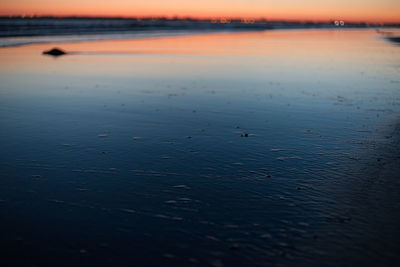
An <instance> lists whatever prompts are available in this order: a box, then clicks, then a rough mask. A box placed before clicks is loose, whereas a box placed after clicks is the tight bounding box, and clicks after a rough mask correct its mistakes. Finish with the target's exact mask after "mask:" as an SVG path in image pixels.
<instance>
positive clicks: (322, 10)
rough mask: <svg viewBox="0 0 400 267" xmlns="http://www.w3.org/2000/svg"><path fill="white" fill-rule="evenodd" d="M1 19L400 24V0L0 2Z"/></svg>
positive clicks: (95, 0)
mask: <svg viewBox="0 0 400 267" xmlns="http://www.w3.org/2000/svg"><path fill="white" fill-rule="evenodd" d="M0 15H28V16H30V15H55V16H69V15H75V16H123V17H134V16H167V17H172V16H179V17H183V16H191V17H200V18H205V17H223V16H228V17H252V18H258V17H263V18H267V19H289V20H290V19H293V20H295V19H300V20H330V19H343V20H352V21H370V22H400V0H200V1H199V0H196V1H195V0H0Z"/></svg>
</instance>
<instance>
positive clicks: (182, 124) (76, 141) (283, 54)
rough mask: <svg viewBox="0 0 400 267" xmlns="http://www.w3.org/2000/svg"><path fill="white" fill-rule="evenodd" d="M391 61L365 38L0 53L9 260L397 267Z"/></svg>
mask: <svg viewBox="0 0 400 267" xmlns="http://www.w3.org/2000/svg"><path fill="white" fill-rule="evenodd" d="M53 47H59V48H60V49H63V50H65V51H67V54H66V55H63V56H60V57H52V56H49V55H42V52H43V51H45V50H49V49H51V48H53ZM399 49H400V47H399V46H398V44H396V43H394V42H390V41H388V40H387V39H385V38H384V37H382V36H381V35H380V34H379V33H377V32H376V31H375V30H373V29H364V30H355V29H350V30H337V29H320V30H318V29H310V30H274V31H257V32H236V33H235V32H223V33H204V34H195V35H190V34H184V35H182V36H162V37H159V36H152V38H138V39H132V40H131V39H129V40H102V41H93V42H57V43H55V44H54V43H46V44H31V45H24V46H18V47H4V48H0V79H1V83H0V128H1V131H0V151H2V152H1V154H0V164H1V168H0V177H1V179H0V218H1V222H0V226H1V227H0V236H1V238H0V247H1V250H2V252H3V253H4V255H6V256H5V257H6V258H7V261H11V262H13V263H15V265H20V266H215V267H221V266H282V265H283V266H292V265H296V266H313V265H316V264H317V265H318V266H398V264H399V263H400V257H399V255H398V251H399V249H400V246H399V245H398V242H397V237H399V234H400V233H399V229H398V227H397V226H398V225H399V223H400V205H399V203H400V197H399V194H398V192H399V190H400V182H399V181H400V180H399V179H398V178H400V175H399V173H400V170H399V169H400V167H399V166H400V164H399V163H400V162H399V161H400V155H399V151H400V150H399V149H400V147H399V136H400V135H399V122H400V121H399V119H400V116H399V115H400V65H399V62H400V50H399ZM21 255H24V256H23V257H21Z"/></svg>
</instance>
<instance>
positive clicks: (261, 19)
mask: <svg viewBox="0 0 400 267" xmlns="http://www.w3.org/2000/svg"><path fill="white" fill-rule="evenodd" d="M0 18H1V19H4V18H21V19H34V18H39V19H40V18H54V19H69V18H76V19H79V18H82V19H83V18H86V19H139V20H195V21H207V20H208V21H213V20H221V19H229V20H231V21H243V20H246V19H250V20H254V21H255V22H297V23H332V22H334V21H344V22H345V23H346V24H373V25H393V24H394V25H400V21H385V22H383V21H368V20H344V19H340V18H330V19H288V18H286V19H284V18H280V19H278V18H273V19H268V18H267V17H260V16H258V17H256V16H255V17H251V16H204V17H196V16H178V15H175V16H160V15H153V16H152V15H148V16H123V15H117V16H114V15H51V14H47V15H37V14H19V15H15V14H10V15H0Z"/></svg>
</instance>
